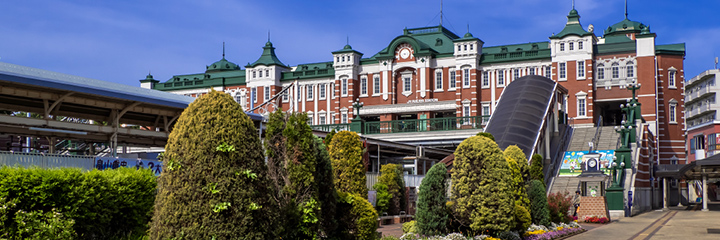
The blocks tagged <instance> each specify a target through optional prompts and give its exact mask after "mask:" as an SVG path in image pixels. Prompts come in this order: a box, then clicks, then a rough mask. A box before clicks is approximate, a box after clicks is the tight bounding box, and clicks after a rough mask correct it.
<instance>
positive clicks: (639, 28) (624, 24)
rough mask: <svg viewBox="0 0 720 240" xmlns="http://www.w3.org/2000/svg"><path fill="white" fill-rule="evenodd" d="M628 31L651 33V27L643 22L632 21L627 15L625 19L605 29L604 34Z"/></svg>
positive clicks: (622, 33)
mask: <svg viewBox="0 0 720 240" xmlns="http://www.w3.org/2000/svg"><path fill="white" fill-rule="evenodd" d="M627 33H650V28H649V27H648V26H645V24H642V23H641V22H636V21H631V20H630V19H628V18H627V15H626V16H625V19H623V20H622V21H620V22H619V23H616V24H613V25H612V26H610V27H608V28H607V29H605V31H604V36H606V37H607V36H612V35H625V34H627Z"/></svg>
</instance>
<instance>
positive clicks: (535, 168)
mask: <svg viewBox="0 0 720 240" xmlns="http://www.w3.org/2000/svg"><path fill="white" fill-rule="evenodd" d="M530 164H531V165H530V179H531V180H540V181H541V182H543V184H544V182H545V174H543V158H542V156H541V155H540V154H535V155H533V156H532V161H531V162H530Z"/></svg>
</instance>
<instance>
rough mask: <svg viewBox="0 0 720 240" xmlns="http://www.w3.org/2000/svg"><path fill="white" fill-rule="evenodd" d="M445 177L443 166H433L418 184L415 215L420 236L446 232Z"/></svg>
mask: <svg viewBox="0 0 720 240" xmlns="http://www.w3.org/2000/svg"><path fill="white" fill-rule="evenodd" d="M447 177H448V176H447V168H446V167H445V164H442V163H440V164H435V165H433V166H432V167H431V168H430V171H428V173H427V174H426V175H425V178H423V180H422V183H420V192H419V193H418V201H417V212H416V213H415V219H417V228H418V233H420V234H423V235H439V234H443V233H445V232H446V229H447V225H448V211H447V209H446V208H445V203H446V201H447V200H446V198H445V194H446V193H447Z"/></svg>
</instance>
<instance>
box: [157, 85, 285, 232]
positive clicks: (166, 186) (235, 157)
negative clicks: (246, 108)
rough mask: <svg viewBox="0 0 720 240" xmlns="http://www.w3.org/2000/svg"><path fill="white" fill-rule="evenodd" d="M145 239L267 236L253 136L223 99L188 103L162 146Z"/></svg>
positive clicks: (263, 172)
mask: <svg viewBox="0 0 720 240" xmlns="http://www.w3.org/2000/svg"><path fill="white" fill-rule="evenodd" d="M164 166H165V169H164V171H163V172H162V174H161V175H160V178H159V179H158V190H159V191H158V195H157V198H156V200H155V211H154V215H153V220H152V223H151V226H150V239H234V238H239V237H241V238H243V239H268V238H273V237H272V236H273V235H272V234H271V233H270V231H272V229H273V228H272V227H271V222H272V219H273V218H272V213H273V212H274V210H273V209H274V207H273V205H272V203H271V201H270V193H271V189H270V187H269V186H270V185H269V184H267V180H266V177H267V167H266V165H265V162H264V159H263V154H262V146H261V144H260V140H259V139H258V132H257V130H256V129H255V127H254V125H253V123H252V121H251V120H250V118H249V117H248V116H247V115H246V114H245V113H244V112H243V110H242V108H241V107H240V105H239V104H237V103H236V102H235V101H233V99H232V97H230V95H227V94H224V93H221V92H216V91H212V92H210V93H209V94H207V95H204V96H201V97H200V98H198V99H197V100H195V102H193V103H191V104H190V106H188V108H187V109H185V111H184V112H183V113H182V115H181V116H180V118H179V119H178V120H177V124H176V125H175V129H174V130H173V131H172V133H171V134H170V138H169V140H168V143H167V145H166V147H165V161H164Z"/></svg>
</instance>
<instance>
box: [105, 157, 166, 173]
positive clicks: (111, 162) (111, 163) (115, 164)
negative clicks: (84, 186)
mask: <svg viewBox="0 0 720 240" xmlns="http://www.w3.org/2000/svg"><path fill="white" fill-rule="evenodd" d="M119 167H134V168H137V169H139V168H149V169H152V171H153V173H155V176H160V173H161V172H162V162H161V161H158V160H140V159H134V158H115V157H96V158H95V168H96V169H98V170H105V169H116V168H119Z"/></svg>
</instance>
